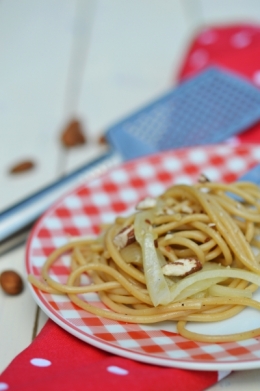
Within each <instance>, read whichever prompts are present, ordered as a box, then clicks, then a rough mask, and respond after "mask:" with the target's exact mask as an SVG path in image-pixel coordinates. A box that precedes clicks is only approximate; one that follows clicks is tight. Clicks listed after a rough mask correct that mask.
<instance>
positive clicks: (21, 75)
mask: <svg viewBox="0 0 260 391" xmlns="http://www.w3.org/2000/svg"><path fill="white" fill-rule="evenodd" d="M236 21H244V22H250V21H252V22H257V23H258V22H260V2H259V0H240V1H237V0H218V1H216V0H131V1H130V0H45V1H44V2H43V1H41V0H34V1H33V0H0V47H1V49H0V86H1V87H0V163H1V164H0V211H3V210H4V209H5V208H7V207H8V206H11V205H12V204H13V203H15V202H17V201H19V200H20V199H22V198H23V197H25V196H27V195H29V194H30V193H32V192H34V191H36V190H37V189H39V188H40V187H42V186H44V185H47V184H48V183H50V182H51V181H53V180H55V179H57V178H59V177H60V176H61V175H63V174H64V173H68V172H70V171H72V170H73V169H75V168H77V167H80V166H81V165H82V164H85V163H86V162H88V161H91V160H92V159H93V158H94V157H97V156H99V154H100V153H101V152H102V149H103V147H101V146H100V145H99V144H98V143H97V140H98V138H99V136H100V135H101V134H103V131H104V130H105V129H106V128H107V127H108V126H109V125H110V124H112V123H114V122H116V121H117V120H119V119H120V118H122V117H124V116H125V115H127V114H128V113H130V112H132V111H134V110H135V109H136V108H138V107H139V106H140V105H142V104H145V103H146V102H148V101H150V100H152V99H153V98H155V97H157V96H158V95H159V94H161V93H163V92H164V91H166V90H167V89H168V88H169V87H170V86H171V85H172V84H173V83H174V80H175V76H176V74H177V72H178V69H179V66H180V63H181V60H182V58H183V55H184V53H185V48H186V47H187V45H188V42H189V40H190V39H191V37H192V36H193V34H194V32H195V31H197V30H198V28H200V27H202V26H205V25H209V24H214V23H218V24H219V23H232V22H236ZM73 117H76V118H78V119H80V121H81V122H82V124H83V126H84V129H85V132H86V135H87V138H88V143H87V144H86V145H84V146H81V147H78V148H75V149H73V150H70V151H69V152H65V151H64V150H63V149H62V147H61V144H60V141H59V135H60V132H61V129H62V128H63V127H64V125H65V124H66V123H67V121H68V120H70V119H71V118H73ZM25 158H29V159H32V160H34V161H35V162H36V168H35V169H34V170H32V171H30V172H28V173H24V174H22V175H19V176H11V175H9V174H8V169H9V168H10V166H11V165H13V164H14V163H15V162H17V161H19V160H23V159H25ZM24 252H25V245H21V246H19V247H17V248H15V249H13V250H12V251H9V252H8V253H6V254H4V255H1V256H0V272H1V271H3V270H6V269H13V270H17V271H18V272H19V273H20V274H21V275H22V276H23V278H24V279H25V271H24ZM37 313H38V316H37ZM46 319H47V318H46V315H45V314H44V313H42V312H41V311H38V310H37V306H36V304H35V303H34V301H33V299H32V297H31V295H30V293H29V291H28V289H27V288H25V290H24V292H23V293H22V294H21V295H19V296H16V297H9V296H7V295H5V294H4V293H3V292H2V291H1V292H0V372H1V371H2V370H3V369H4V368H5V367H6V366H7V365H8V364H9V363H10V362H11V360H12V359H13V358H14V357H15V356H16V355H17V354H18V353H19V352H21V351H22V350H23V349H24V348H25V347H26V346H28V345H29V344H30V343H31V341H32V339H33V338H34V336H35V334H37V333H38V332H39V331H40V330H41V328H42V326H43V325H44V323H45V322H46ZM259 382H260V372H259V371H258V370H252V371H242V372H236V373H233V374H231V375H230V376H228V377H227V378H225V379H223V380H222V381H220V382H219V383H218V384H216V385H215V386H213V387H211V390H212V391H213V390H215V391H216V390H221V389H223V388H227V389H228V390H230V391H233V390H236V391H239V390H244V389H245V388H247V389H250V391H254V390H258V389H259V385H258V384H259Z"/></svg>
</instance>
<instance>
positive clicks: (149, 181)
mask: <svg viewBox="0 0 260 391" xmlns="http://www.w3.org/2000/svg"><path fill="white" fill-rule="evenodd" d="M258 162H260V146H255V145H238V146H235V145H229V144H225V145H214V146H208V147H196V148H189V149H183V150H176V151H168V152H164V153H159V154H156V155H152V156H148V157H145V158H141V159H138V160H136V161H132V162H128V163H126V164H123V165H121V166H120V167H118V168H115V169H113V170H111V171H110V172H108V173H107V174H105V175H103V176H102V177H99V178H97V179H95V180H92V181H91V182H90V183H86V184H85V185H83V186H81V187H79V188H77V189H75V190H74V191H73V192H71V193H70V194H68V195H66V196H65V197H64V198H63V199H61V200H60V201H59V202H58V203H56V204H55V205H54V206H53V207H52V208H51V209H50V210H49V211H48V212H47V213H45V215H44V216H43V217H42V218H41V219H40V220H39V222H38V223H37V224H36V226H35V227H34V229H33V232H32V234H31V236H30V239H29V241H28V244H27V253H26V268H27V272H28V273H33V274H35V275H36V276H39V274H40V268H41V266H42V264H43V262H44V261H45V259H46V257H47V256H48V255H49V254H50V253H51V252H52V251H53V250H54V249H55V248H57V247H59V246H61V245H62V244H65V243H66V242H67V240H68V237H70V236H81V235H93V234H94V235H95V234H97V233H98V232H99V226H100V224H101V223H104V222H105V223H107V222H111V221H113V219H114V217H115V216H116V215H120V214H121V215H122V214H128V213H130V212H131V211H132V210H134V207H135V205H136V203H137V202H138V200H140V199H142V198H143V197H145V196H148V195H150V196H157V195H159V194H160V193H162V192H163V190H164V189H165V188H167V187H168V186H170V185H171V184H173V183H194V182H196V181H197V179H198V176H199V175H200V174H201V173H205V174H206V175H207V176H208V177H209V178H210V179H211V180H215V181H225V182H231V181H233V180H236V179H237V178H238V177H239V176H240V175H242V174H244V173H245V172H246V171H247V170H248V169H249V168H251V167H252V166H254V165H255V164H256V163H258ZM67 261H68V259H67V258H66V257H63V258H62V259H61V260H59V261H58V262H57V263H56V264H55V267H54V268H53V270H52V273H53V276H54V277H55V278H56V279H57V280H59V281H62V282H64V281H65V280H66V277H67V274H68V267H67ZM32 292H33V296H34V297H35V299H36V301H37V302H38V304H39V305H40V306H41V308H42V309H43V310H44V311H45V312H46V313H47V314H48V315H49V316H50V317H51V318H52V319H53V320H54V321H56V322H57V323H58V324H59V325H61V326H62V327H63V328H65V329H66V330H67V331H69V332H70V333H72V334H74V335H76V336H77V337H79V338H81V339H82V340H84V341H86V342H89V343H90V344H93V345H94V346H97V347H99V348H101V349H104V350H107V351H110V352H113V353H116V354H119V355H122V356H125V357H130V358H133V359H136V360H140V361H144V362H150V363H156V364H158V365H165V366H175V367H181V368H191V369H204V370H205V369H219V370H221V369H223V370H225V369H239V368H241V369H242V368H246V367H247V366H248V367H258V366H260V339H250V340H247V341H242V342H238V343H224V344H212V345H211V344H203V343H197V342H191V341H187V340H186V339H184V338H182V337H180V336H179V335H178V334H176V333H174V332H168V331H165V330H160V328H159V327H158V326H155V325H153V326H149V327H147V326H140V325H135V324H124V323H121V322H115V321H112V320H108V319H103V318H98V317H96V316H93V315H92V314H89V313H87V312H85V311H83V310H80V309H78V308H77V307H76V306H75V305H74V304H72V303H71V302H70V301H69V300H68V299H67V298H65V297H62V296H58V295H57V296H56V295H49V294H45V293H42V292H39V291H38V290H37V289H34V288H32ZM87 297H88V300H90V301H91V302H96V303H97V305H101V306H102V304H101V303H100V302H99V300H98V297H97V295H96V294H91V295H89V296H87Z"/></svg>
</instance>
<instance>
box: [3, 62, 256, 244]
mask: <svg viewBox="0 0 260 391" xmlns="http://www.w3.org/2000/svg"><path fill="white" fill-rule="evenodd" d="M259 120H260V91H259V90H258V89H257V88H255V87H254V86H253V85H251V84H250V83H249V82H247V81H246V80H244V79H242V78H240V77H238V76H234V75H233V74H231V73H228V72H226V71H223V70H220V69H218V68H209V69H207V70H206V71H203V72H201V73H200V74H199V75H197V76H196V77H194V78H192V79H190V80H187V81H185V82H183V83H182V84H181V85H179V86H178V87H176V88H174V89H172V90H171V91H169V92H168V93H167V94H165V95H164V96H162V97H161V98H159V99H157V100H156V101H154V102H152V103H151V104H149V105H147V106H145V107H144V108H143V109H141V110H139V111H138V112H135V113H134V114H133V115H130V116H129V117H127V118H126V119H124V120H123V121H121V122H119V123H117V124H116V125H114V126H112V127H111V128H109V129H108V131H107V132H106V138H107V140H108V142H109V144H110V150H109V151H108V152H107V153H106V154H105V155H104V156H101V157H100V158H98V159H97V160H95V161H93V162H91V163H90V164H87V165H85V166H83V167H81V168H80V169H78V170H76V171H74V172H73V173H71V174H69V175H67V176H65V177H63V178H61V179H59V180H57V181H56V182H54V183H52V184H51V185H49V186H47V187H45V188H43V189H41V190H39V191H38V192H36V193H34V194H32V195H31V196H30V197H28V198H26V199H24V200H22V201H21V202H19V203H17V204H16V205H14V206H12V207H10V208H9V209H7V210H5V211H4V212H2V213H0V244H1V242H3V241H6V240H7V238H8V237H10V236H11V235H13V234H14V233H16V232H17V231H19V230H21V229H22V228H23V227H25V226H28V225H30V224H32V223H33V222H34V221H35V220H36V219H37V218H38V217H39V216H40V215H41V214H42V213H43V212H44V211H45V210H46V209H47V208H48V207H49V206H50V205H51V204H52V203H53V202H54V201H56V200H57V199H58V198H59V197H60V196H61V195H62V194H64V193H65V192H67V191H69V190H70V189H72V188H73V187H75V186H76V185H78V184H79V183H82V181H86V180H88V179H90V178H91V177H93V176H95V175H99V174H100V173H101V172H105V171H106V170H108V169H109V168H110V167H113V166H115V165H117V164H119V163H120V162H122V161H124V160H129V159H133V158H136V157H139V156H144V155H147V154H150V153H155V152H158V151H163V150H167V149H172V148H180V147H188V146H195V145H205V144H213V143H219V142H222V141H224V140H226V139H227V138H229V137H231V136H233V135H235V134H238V133H239V132H241V131H243V130H245V129H246V128H248V127H249V126H251V125H253V124H254V123H255V122H257V121H259Z"/></svg>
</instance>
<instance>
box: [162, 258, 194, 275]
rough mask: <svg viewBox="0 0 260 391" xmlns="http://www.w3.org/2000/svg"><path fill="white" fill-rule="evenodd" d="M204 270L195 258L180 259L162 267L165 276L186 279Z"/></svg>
mask: <svg viewBox="0 0 260 391" xmlns="http://www.w3.org/2000/svg"><path fill="white" fill-rule="evenodd" d="M201 269H202V264H201V262H200V261H199V260H198V259H195V258H183V259H178V260H177V261H175V262H171V263H167V264H166V265H164V266H163V267H162V272H163V274H164V275H165V276H175V277H185V276H188V275H189V274H192V273H195V272H197V271H199V270H201Z"/></svg>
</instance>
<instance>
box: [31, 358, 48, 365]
mask: <svg viewBox="0 0 260 391" xmlns="http://www.w3.org/2000/svg"><path fill="white" fill-rule="evenodd" d="M30 363H31V364H32V365H34V366H35V367H49V366H50V365H51V361H49V360H46V359H45V358H32V359H31V360H30Z"/></svg>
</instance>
